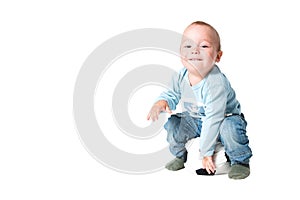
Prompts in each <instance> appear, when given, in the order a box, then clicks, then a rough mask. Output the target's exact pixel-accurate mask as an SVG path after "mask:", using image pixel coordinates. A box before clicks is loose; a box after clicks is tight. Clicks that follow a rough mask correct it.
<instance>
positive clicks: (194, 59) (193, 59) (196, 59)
mask: <svg viewBox="0 0 300 200" xmlns="http://www.w3.org/2000/svg"><path fill="white" fill-rule="evenodd" d="M189 61H202V59H200V58H190V59H189Z"/></svg>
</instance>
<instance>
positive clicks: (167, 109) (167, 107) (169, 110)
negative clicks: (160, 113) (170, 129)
mask: <svg viewBox="0 0 300 200" xmlns="http://www.w3.org/2000/svg"><path fill="white" fill-rule="evenodd" d="M166 111H167V112H168V113H169V114H171V113H172V111H171V109H170V107H169V106H166Z"/></svg>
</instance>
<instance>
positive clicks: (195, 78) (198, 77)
mask: <svg viewBox="0 0 300 200" xmlns="http://www.w3.org/2000/svg"><path fill="white" fill-rule="evenodd" d="M188 78H189V82H190V85H191V86H193V85H196V84H197V83H199V82H200V81H202V80H203V78H204V77H202V76H201V75H200V74H198V75H197V74H193V73H188Z"/></svg>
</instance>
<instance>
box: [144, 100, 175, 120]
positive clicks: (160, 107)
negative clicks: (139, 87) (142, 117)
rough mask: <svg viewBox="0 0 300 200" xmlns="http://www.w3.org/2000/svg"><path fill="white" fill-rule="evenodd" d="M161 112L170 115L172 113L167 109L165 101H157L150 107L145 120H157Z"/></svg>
mask: <svg viewBox="0 0 300 200" xmlns="http://www.w3.org/2000/svg"><path fill="white" fill-rule="evenodd" d="M161 112H167V113H170V114H171V113H172V111H171V110H170V108H169V105H168V102H167V101H165V100H159V101H158V102H156V103H155V104H154V105H153V106H152V108H151V110H150V112H149V114H148V116H147V120H149V119H151V120H152V121H155V120H158V115H159V114H160V113H161Z"/></svg>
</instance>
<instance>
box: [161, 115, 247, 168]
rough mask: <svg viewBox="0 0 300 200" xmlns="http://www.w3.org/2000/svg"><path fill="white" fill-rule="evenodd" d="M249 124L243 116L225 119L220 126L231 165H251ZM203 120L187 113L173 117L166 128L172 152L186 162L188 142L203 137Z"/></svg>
mask: <svg viewBox="0 0 300 200" xmlns="http://www.w3.org/2000/svg"><path fill="white" fill-rule="evenodd" d="M246 126H247V122H246V120H245V119H244V117H243V116H241V115H232V116H229V117H226V118H224V120H223V121H222V124H221V126H220V130H219V131H220V133H219V140H220V141H221V143H222V144H223V145H224V148H225V152H226V154H227V155H228V157H229V159H230V161H231V165H233V164H249V159H250V158H251V157H252V151H251V149H250V147H249V140H248V137H247V135H246ZM201 127H202V120H201V119H200V118H193V117H191V116H190V115H189V114H188V113H187V112H184V113H178V114H175V115H171V117H170V118H169V119H168V121H167V123H166V124H165V125H164V128H165V129H166V130H167V132H168V136H167V141H168V142H169V145H170V146H169V149H170V152H171V153H172V154H173V155H174V156H175V157H177V158H181V159H183V160H184V161H186V159H187V150H186V147H185V144H186V143H187V141H189V140H191V139H193V138H196V137H200V136H201Z"/></svg>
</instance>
